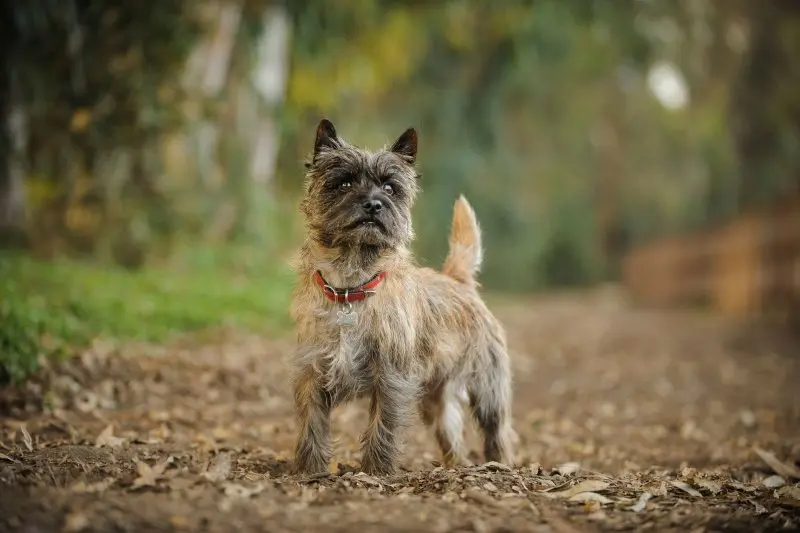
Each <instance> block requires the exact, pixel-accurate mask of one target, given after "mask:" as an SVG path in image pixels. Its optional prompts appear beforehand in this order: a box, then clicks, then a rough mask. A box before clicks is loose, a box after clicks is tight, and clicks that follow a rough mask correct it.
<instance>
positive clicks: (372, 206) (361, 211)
mask: <svg viewBox="0 0 800 533" xmlns="http://www.w3.org/2000/svg"><path fill="white" fill-rule="evenodd" d="M416 156H417V132H416V131H415V130H414V129H408V130H406V131H405V132H404V133H403V134H402V135H401V136H400V137H399V138H398V139H397V140H396V141H395V142H394V144H392V146H391V147H390V148H384V149H382V150H380V151H377V152H369V151H366V150H362V149H360V148H357V147H355V146H352V145H350V144H349V143H347V142H346V141H345V140H344V139H342V138H340V137H339V136H338V135H337V133H336V129H335V128H334V126H333V124H332V123H331V122H330V121H329V120H322V121H321V122H320V123H319V126H317V135H316V140H315V141H314V153H313V156H312V157H311V160H310V162H309V163H307V164H306V166H307V167H308V172H307V175H306V192H305V197H304V198H303V201H302V203H301V211H302V212H303V214H304V215H305V217H306V223H307V226H308V230H309V232H310V236H311V238H313V239H314V240H315V241H316V242H317V243H319V244H321V245H322V246H325V247H327V248H358V247H370V248H380V249H387V248H399V247H403V246H406V245H407V244H408V243H409V242H410V241H411V239H412V238H413V230H412V226H411V206H412V204H413V202H414V197H415V195H416V193H417V178H418V175H417V172H416V169H415V168H414V163H415V161H416Z"/></svg>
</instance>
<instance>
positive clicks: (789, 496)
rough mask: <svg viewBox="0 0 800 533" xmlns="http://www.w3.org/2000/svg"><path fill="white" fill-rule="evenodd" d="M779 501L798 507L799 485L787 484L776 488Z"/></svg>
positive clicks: (799, 502)
mask: <svg viewBox="0 0 800 533" xmlns="http://www.w3.org/2000/svg"><path fill="white" fill-rule="evenodd" d="M778 496H780V498H781V501H783V502H786V503H789V504H791V505H793V506H795V507H800V485H787V486H785V487H781V488H780V489H778Z"/></svg>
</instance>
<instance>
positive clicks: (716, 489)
mask: <svg viewBox="0 0 800 533" xmlns="http://www.w3.org/2000/svg"><path fill="white" fill-rule="evenodd" d="M693 482H694V484H695V485H696V486H698V487H700V488H701V489H706V490H707V491H708V492H710V493H711V494H719V493H720V492H722V485H720V484H719V483H717V482H716V481H712V480H710V479H702V478H694V480H693Z"/></svg>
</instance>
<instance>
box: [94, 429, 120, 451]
mask: <svg viewBox="0 0 800 533" xmlns="http://www.w3.org/2000/svg"><path fill="white" fill-rule="evenodd" d="M124 442H125V439H123V438H120V437H115V436H114V426H112V425H111V424H109V425H108V426H106V428H105V429H104V430H103V431H101V432H100V434H99V435H98V436H97V439H95V441H94V445H95V447H96V448H102V447H103V446H107V447H109V448H119V447H120V446H122V445H123V444H124Z"/></svg>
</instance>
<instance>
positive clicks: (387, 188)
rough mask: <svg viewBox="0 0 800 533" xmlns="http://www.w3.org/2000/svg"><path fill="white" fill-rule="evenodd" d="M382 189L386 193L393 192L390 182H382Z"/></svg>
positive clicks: (390, 193)
mask: <svg viewBox="0 0 800 533" xmlns="http://www.w3.org/2000/svg"><path fill="white" fill-rule="evenodd" d="M382 189H383V192H385V193H386V194H388V195H392V194H394V187H392V184H391V183H384V184H383V187H382Z"/></svg>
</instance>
